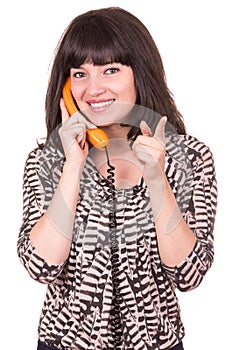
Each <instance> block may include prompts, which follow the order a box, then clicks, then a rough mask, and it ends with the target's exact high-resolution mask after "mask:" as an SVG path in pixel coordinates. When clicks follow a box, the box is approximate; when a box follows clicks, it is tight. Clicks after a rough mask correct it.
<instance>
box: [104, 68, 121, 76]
mask: <svg viewBox="0 0 232 350" xmlns="http://www.w3.org/2000/svg"><path fill="white" fill-rule="evenodd" d="M118 71H119V68H116V67H110V68H107V69H106V70H105V74H106V75H111V74H115V73H117V72H118Z"/></svg>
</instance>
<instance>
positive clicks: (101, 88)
mask: <svg viewBox="0 0 232 350" xmlns="http://www.w3.org/2000/svg"><path fill="white" fill-rule="evenodd" d="M87 91H88V95H90V96H99V95H101V94H104V93H105V91H106V87H105V85H104V82H103V79H102V78H101V76H99V75H93V76H91V77H90V78H89V81H88V88H87Z"/></svg>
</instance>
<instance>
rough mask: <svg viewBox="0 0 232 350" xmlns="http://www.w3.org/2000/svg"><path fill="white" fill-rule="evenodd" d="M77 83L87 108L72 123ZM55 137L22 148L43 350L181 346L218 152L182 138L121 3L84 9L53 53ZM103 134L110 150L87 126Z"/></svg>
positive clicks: (24, 240)
mask: <svg viewBox="0 0 232 350" xmlns="http://www.w3.org/2000/svg"><path fill="white" fill-rule="evenodd" d="M68 77H70V78H71V88H72V94H73V97H74V99H75V102H76V105H77V107H78V109H79V110H80V111H81V112H79V113H75V114H74V115H72V116H71V117H70V115H69V113H68V111H67V109H66V105H65V102H64V100H63V99H62V88H63V85H64V83H65V81H66V79H67V78H68ZM46 123H47V140H46V143H45V145H44V146H42V147H37V148H36V149H34V150H33V151H32V152H31V153H30V154H29V156H28V159H27V161H26V165H25V174H24V215H23V223H22V227H21V230H20V234H19V239H18V254H19V257H20V260H21V262H22V263H23V264H24V266H25V267H26V269H27V270H28V272H29V274H30V275H31V276H32V278H34V279H35V280H37V281H39V282H42V283H46V284H47V293H46V297H45V301H44V305H43V309H42V312H41V317H40V323H39V341H38V349H44V350H48V349H50V350H51V349H81V350H82V349H128V350H129V349H131V350H132V349H133V350H137V349H138V350H145V349H154V350H156V349H157V350H158V349H172V350H180V349H183V344H182V339H183V337H184V326H183V324H182V321H181V317H180V308H179V304H178V300H177V297H176V294H175V289H176V288H178V289H179V290H181V291H188V290H191V289H193V288H196V287H197V286H198V285H199V284H200V283H201V281H202V279H203V277H204V275H205V274H206V272H207V271H208V269H209V268H210V267H211V265H212V262H213V226H214V220H215V213H216V202H217V187H216V179H215V170H214V162H213V157H212V154H211V152H210V150H209V148H208V147H207V146H206V145H204V144H203V143H202V142H200V141H199V140H197V139H196V138H194V137H192V136H190V135H187V134H186V131H185V126H184V123H183V120H182V117H181V114H180V113H179V112H178V110H177V108H176V105H175V102H174V100H173V97H172V95H171V93H170V91H169V89H168V87H167V84H166V80H165V73H164V68H163V64H162V60H161V57H160V54H159V52H158V49H157V47H156V45H155V43H154V41H153V39H152V37H151V35H150V34H149V32H148V30H147V29H146V28H145V27H144V25H143V24H142V23H141V22H140V21H139V20H138V19H137V18H136V17H134V16H133V15H132V14H130V13H128V12H127V11H125V10H123V9H120V8H105V9H99V10H95V11H89V12H87V13H84V14H82V15H80V16H78V17H76V18H75V19H74V20H73V21H72V22H71V23H70V25H69V26H68V28H67V29H66V31H65V33H64V34H63V36H62V38H61V40H60V42H59V45H58V47H57V50H56V54H55V58H54V63H53V68H52V71H51V76H50V82H49V86H48V91H47V97H46ZM96 126H98V127H99V128H101V129H103V130H104V131H105V132H106V133H107V135H108V137H109V146H108V147H107V148H106V152H104V151H103V152H101V151H99V150H98V149H96V148H95V147H93V146H92V145H91V144H90V143H89V142H88V140H87V139H86V130H87V129H94V128H95V127H96Z"/></svg>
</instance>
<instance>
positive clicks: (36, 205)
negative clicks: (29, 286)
mask: <svg viewBox="0 0 232 350" xmlns="http://www.w3.org/2000/svg"><path fill="white" fill-rule="evenodd" d="M41 152H42V151H41V150H40V149H39V148H36V149H35V150H33V151H32V152H30V154H29V155H28V158H27V160H26V164H25V168H24V177H23V219H22V226H21V228H20V232H19V237H18V241H17V252H18V256H19V259H20V261H21V263H22V264H23V265H24V267H25V268H26V270H27V271H28V273H29V275H30V276H31V277H32V278H33V279H35V280H37V281H39V282H41V283H51V282H52V281H53V280H54V279H56V278H57V276H58V275H59V274H60V272H61V271H62V269H63V265H64V264H61V265H58V266H54V265H50V264H48V263H47V262H46V261H45V260H44V259H42V258H41V257H40V256H39V254H37V252H36V249H35V248H34V247H33V245H32V243H31V240H30V231H31V229H32V227H33V226H34V225H35V224H36V222H37V221H38V220H39V219H40V217H41V216H42V215H43V214H44V211H45V208H44V196H45V193H44V189H43V187H42V186H41V183H40V177H39V171H40V164H39V157H40V155H41Z"/></svg>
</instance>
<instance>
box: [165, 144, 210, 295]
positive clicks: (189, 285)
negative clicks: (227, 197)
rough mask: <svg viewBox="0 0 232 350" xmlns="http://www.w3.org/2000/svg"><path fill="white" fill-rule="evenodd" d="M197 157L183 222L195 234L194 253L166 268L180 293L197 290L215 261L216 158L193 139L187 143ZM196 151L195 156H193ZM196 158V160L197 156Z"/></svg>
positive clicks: (204, 146)
mask: <svg viewBox="0 0 232 350" xmlns="http://www.w3.org/2000/svg"><path fill="white" fill-rule="evenodd" d="M187 141H188V142H187V147H188V150H189V152H190V154H193V153H194V155H195V156H194V161H193V162H192V164H193V169H192V171H193V183H192V197H191V200H190V201H189V206H188V209H187V211H186V212H185V214H184V218H185V220H186V222H187V224H188V226H189V227H190V229H191V230H192V231H193V232H194V233H195V235H196V238H197V241H196V244H195V247H194V249H193V251H192V252H191V253H190V254H189V256H188V257H187V258H186V259H185V260H184V261H183V262H182V263H180V264H179V265H177V266H175V267H167V266H164V268H165V270H166V273H167V274H168V276H169V277H170V278H171V279H172V281H173V282H174V285H175V286H176V287H177V288H178V289H179V290H181V291H187V290H191V289H194V288H196V287H197V286H198V285H199V284H200V283H201V281H202V280H203V277H204V275H205V274H206V272H207V271H208V270H209V268H210V267H211V265H212V263H213V259H214V233H213V231H214V222H215V215H216V208H217V181H216V175H215V166H214V160H213V155H212V153H211V151H210V150H209V148H208V147H207V146H206V145H204V144H203V143H201V142H199V141H198V140H196V139H194V138H189V139H188V140H187ZM193 150H194V152H192V151H193ZM196 155H197V156H196Z"/></svg>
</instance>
